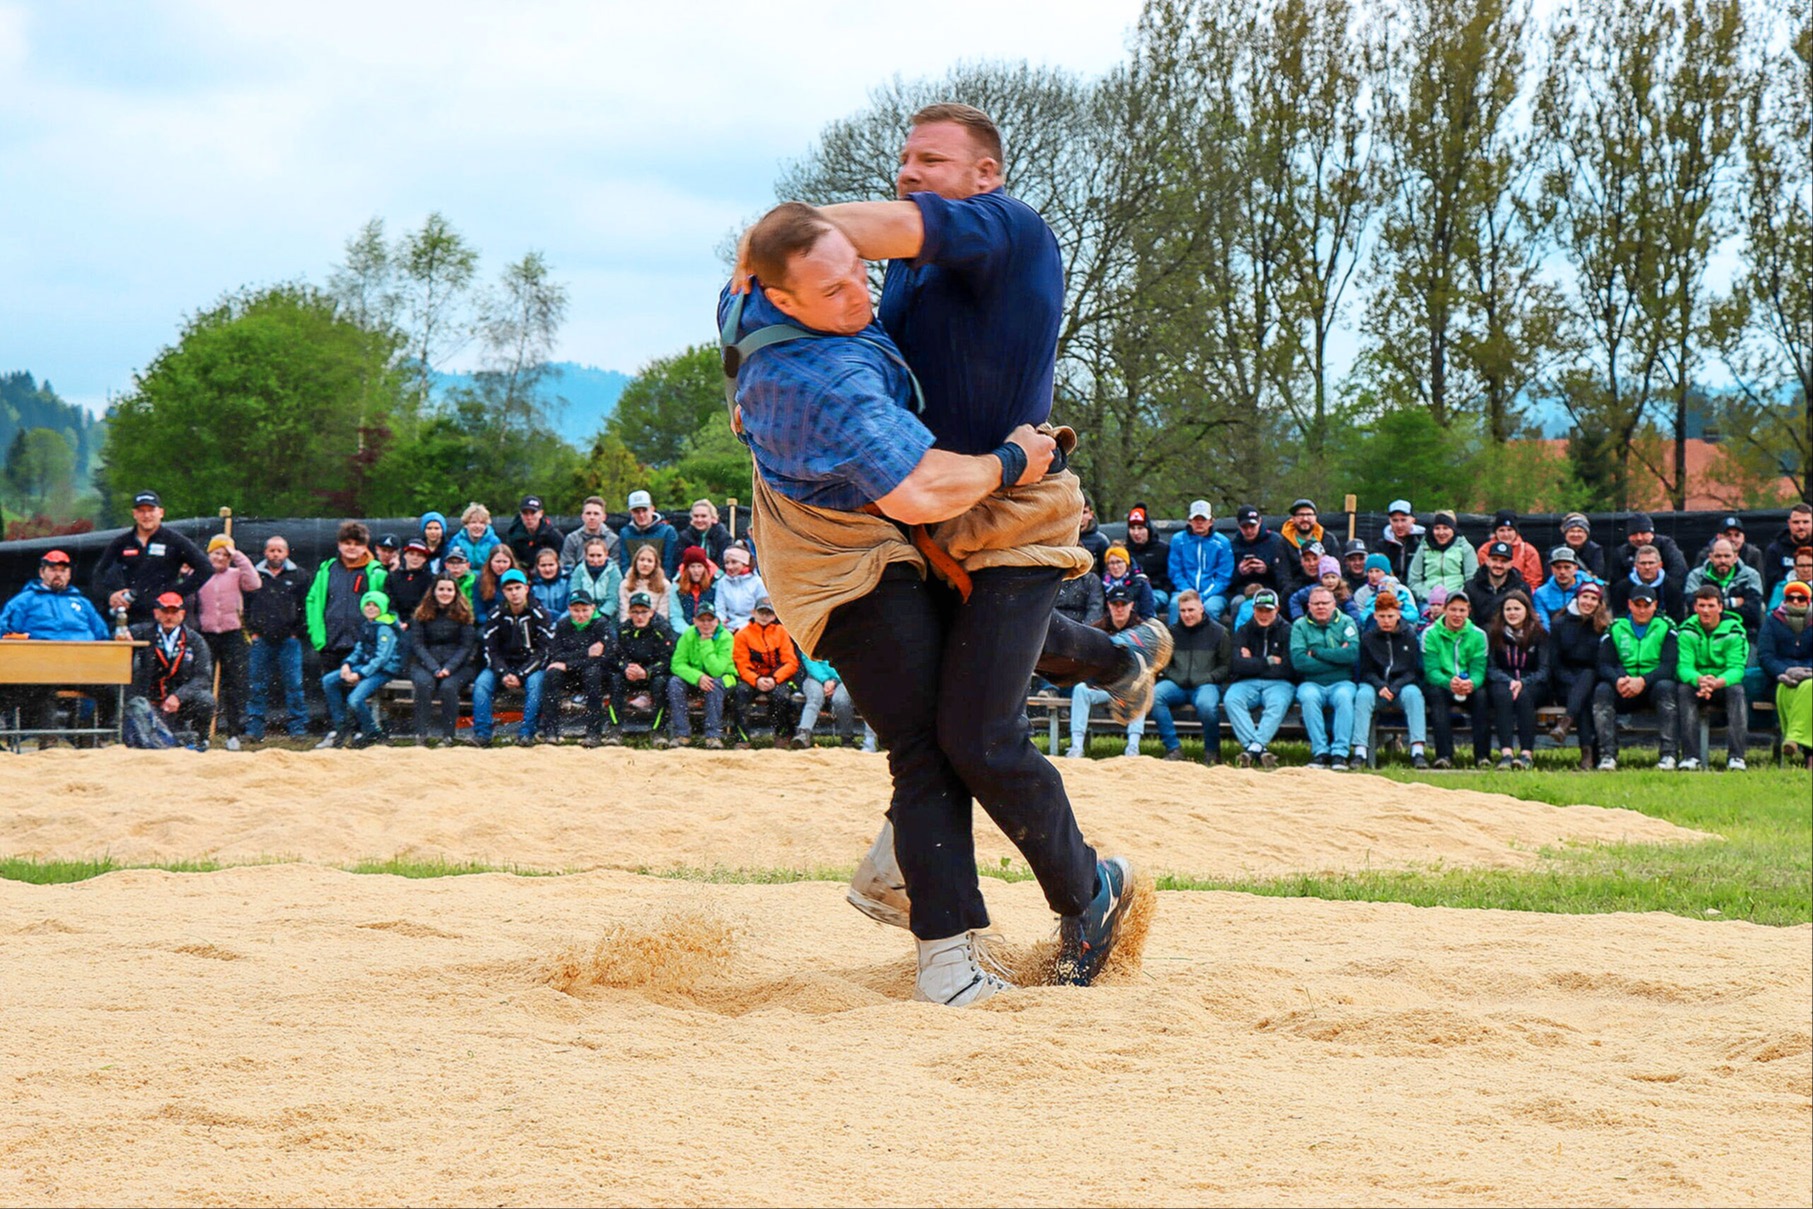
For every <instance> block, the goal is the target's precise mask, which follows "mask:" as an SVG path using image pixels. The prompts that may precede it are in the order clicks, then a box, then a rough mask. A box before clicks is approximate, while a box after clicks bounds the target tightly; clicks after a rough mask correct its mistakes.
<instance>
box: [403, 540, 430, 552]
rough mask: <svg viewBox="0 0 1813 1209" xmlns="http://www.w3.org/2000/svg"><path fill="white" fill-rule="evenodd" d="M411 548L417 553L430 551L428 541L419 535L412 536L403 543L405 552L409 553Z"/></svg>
mask: <svg viewBox="0 0 1813 1209" xmlns="http://www.w3.org/2000/svg"><path fill="white" fill-rule="evenodd" d="M411 550H414V551H415V552H416V553H417V554H426V553H428V543H427V542H425V541H423V540H422V539H421V538H419V537H412V538H410V539H409V540H408V541H406V542H404V543H403V553H405V554H407V553H409V552H410V551H411Z"/></svg>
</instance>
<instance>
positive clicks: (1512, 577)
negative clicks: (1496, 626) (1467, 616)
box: [1467, 542, 1530, 630]
mask: <svg viewBox="0 0 1813 1209" xmlns="http://www.w3.org/2000/svg"><path fill="white" fill-rule="evenodd" d="M1480 555H1481V562H1480V564H1479V570H1477V571H1475V572H1474V573H1473V578H1472V579H1470V580H1468V581H1467V599H1468V600H1470V601H1471V602H1472V603H1473V624H1474V625H1476V626H1478V627H1479V628H1480V629H1482V630H1483V629H1485V628H1486V627H1487V626H1489V625H1491V624H1492V622H1493V621H1494V620H1496V619H1497V617H1498V606H1499V605H1500V604H1502V603H1503V602H1504V598H1505V597H1506V596H1508V595H1510V594H1511V593H1512V592H1522V593H1523V594H1524V595H1526V596H1528V595H1529V594H1530V585H1529V583H1528V581H1526V580H1525V579H1524V577H1523V575H1522V573H1521V572H1519V571H1518V570H1517V568H1516V567H1515V566H1513V565H1512V562H1511V558H1512V555H1511V546H1510V543H1508V542H1487V543H1486V548H1485V549H1484V550H1481V551H1480Z"/></svg>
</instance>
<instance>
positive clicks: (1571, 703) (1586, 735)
mask: <svg viewBox="0 0 1813 1209" xmlns="http://www.w3.org/2000/svg"><path fill="white" fill-rule="evenodd" d="M1555 677H1556V679H1555V700H1556V701H1557V702H1558V703H1560V704H1561V705H1564V706H1566V707H1567V716H1568V717H1570V718H1572V719H1573V720H1574V733H1575V734H1576V735H1577V736H1578V737H1579V739H1580V751H1581V754H1583V755H1584V754H1585V753H1586V752H1587V751H1588V750H1589V749H1590V748H1592V747H1593V746H1594V744H1595V743H1596V742H1597V739H1596V732H1595V731H1594V730H1593V690H1594V689H1595V688H1597V687H1598V685H1599V673H1598V672H1597V671H1595V670H1594V669H1592V668H1557V669H1556V672H1555Z"/></svg>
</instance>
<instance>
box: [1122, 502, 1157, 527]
mask: <svg viewBox="0 0 1813 1209" xmlns="http://www.w3.org/2000/svg"><path fill="white" fill-rule="evenodd" d="M1127 523H1128V524H1129V525H1149V524H1151V523H1152V522H1150V521H1149V520H1147V519H1146V506H1145V505H1144V504H1135V505H1133V507H1131V508H1129V509H1128V510H1127Z"/></svg>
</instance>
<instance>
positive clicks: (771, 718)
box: [731, 680, 799, 739]
mask: <svg viewBox="0 0 1813 1209" xmlns="http://www.w3.org/2000/svg"><path fill="white" fill-rule="evenodd" d="M731 691H732V693H733V696H732V697H731V707H732V708H733V709H734V710H735V711H736V713H735V717H736V718H737V719H738V721H739V722H740V724H741V725H742V726H743V727H744V728H749V727H754V726H761V725H762V724H763V723H764V722H766V723H767V724H768V726H770V727H771V728H773V730H774V737H775V738H776V739H785V738H789V737H791V736H792V734H793V721H794V719H795V718H797V717H798V716H799V715H798V714H797V713H796V712H795V710H796V709H797V708H798V707H797V706H795V705H794V704H793V694H794V692H795V685H794V683H793V681H791V680H787V681H783V682H781V683H779V684H776V685H775V686H774V691H773V692H771V693H767V694H763V693H760V692H757V691H756V687H755V685H753V684H750V683H748V682H746V681H743V680H739V681H737V685H736V688H734V689H733V690H731Z"/></svg>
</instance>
